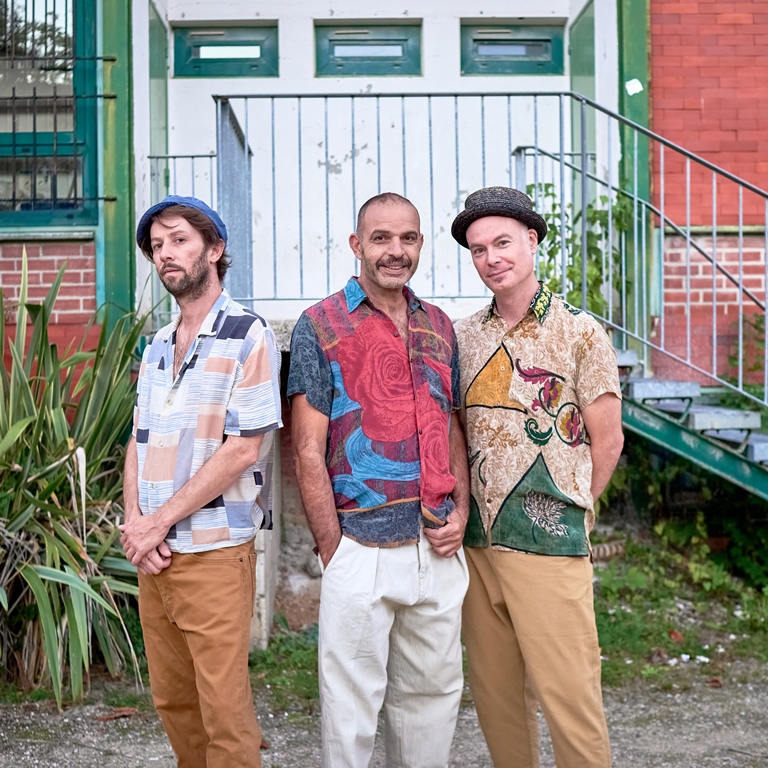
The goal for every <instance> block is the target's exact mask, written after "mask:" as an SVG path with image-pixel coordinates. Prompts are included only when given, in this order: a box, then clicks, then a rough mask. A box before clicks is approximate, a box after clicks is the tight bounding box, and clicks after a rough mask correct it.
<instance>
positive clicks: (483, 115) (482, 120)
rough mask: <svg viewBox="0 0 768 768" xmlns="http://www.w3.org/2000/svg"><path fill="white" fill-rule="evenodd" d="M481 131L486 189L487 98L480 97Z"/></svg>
mask: <svg viewBox="0 0 768 768" xmlns="http://www.w3.org/2000/svg"><path fill="white" fill-rule="evenodd" d="M480 131H481V134H480V135H481V142H480V143H481V146H482V149H483V187H485V185H486V184H485V96H481V97H480Z"/></svg>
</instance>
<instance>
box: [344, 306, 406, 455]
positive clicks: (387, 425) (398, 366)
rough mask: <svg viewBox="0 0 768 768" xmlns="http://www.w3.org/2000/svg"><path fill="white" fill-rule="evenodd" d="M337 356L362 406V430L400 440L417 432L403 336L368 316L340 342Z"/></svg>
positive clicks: (346, 381) (373, 436)
mask: <svg viewBox="0 0 768 768" xmlns="http://www.w3.org/2000/svg"><path fill="white" fill-rule="evenodd" d="M337 359H338V362H339V365H340V366H341V374H342V376H343V377H344V385H345V387H346V390H347V394H348V395H349V396H350V397H351V398H352V399H353V400H355V401H356V402H358V403H360V405H361V406H362V409H363V416H362V427H363V432H364V433H365V434H366V435H367V436H368V437H370V438H371V440H379V441H383V442H399V441H401V440H405V439H406V438H408V437H410V436H411V435H412V434H413V433H414V432H415V431H416V414H415V402H414V392H413V380H412V379H411V367H410V361H409V359H408V352H407V351H406V349H405V344H403V340H402V339H401V338H400V336H394V335H393V332H392V331H389V330H387V327H386V326H385V325H384V324H383V323H381V322H380V321H379V320H378V319H377V318H374V317H369V318H367V319H365V320H363V322H362V323H360V325H359V326H358V327H357V328H356V329H355V333H354V334H353V335H351V336H347V337H346V338H344V339H341V341H339V344H338V347H337Z"/></svg>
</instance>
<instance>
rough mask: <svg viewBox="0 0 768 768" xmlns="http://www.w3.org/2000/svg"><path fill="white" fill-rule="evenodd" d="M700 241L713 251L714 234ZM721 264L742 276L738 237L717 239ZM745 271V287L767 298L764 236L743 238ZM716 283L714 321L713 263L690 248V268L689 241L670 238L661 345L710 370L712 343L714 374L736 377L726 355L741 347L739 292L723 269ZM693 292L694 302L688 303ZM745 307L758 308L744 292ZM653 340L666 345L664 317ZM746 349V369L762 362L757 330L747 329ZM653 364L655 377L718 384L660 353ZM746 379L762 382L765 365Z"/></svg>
mask: <svg viewBox="0 0 768 768" xmlns="http://www.w3.org/2000/svg"><path fill="white" fill-rule="evenodd" d="M697 242H699V243H700V245H701V246H702V248H703V249H704V250H705V251H706V252H707V253H710V252H711V250H712V239H711V238H710V237H706V238H701V237H700V238H697ZM717 263H718V265H720V266H722V267H724V268H725V269H726V270H727V271H728V273H729V274H730V275H732V276H733V277H734V278H736V279H737V280H738V278H739V243H738V238H736V237H733V236H729V237H723V236H721V237H719V238H718V242H717ZM689 272H690V277H689ZM741 274H742V276H743V285H744V287H745V288H746V289H749V290H750V291H751V292H752V294H753V295H754V297H755V298H756V299H757V300H758V301H764V300H765V238H764V237H763V236H754V235H752V236H745V237H744V240H743V244H742V267H741ZM689 281H690V282H689ZM716 287H717V291H716V312H715V317H714V322H713V316H712V302H713V290H712V264H711V263H710V262H709V261H708V260H705V259H704V258H703V257H702V256H701V255H700V254H698V253H697V252H696V250H695V249H693V248H691V251H690V266H689V263H688V258H687V255H686V241H685V239H684V238H681V237H668V238H667V239H666V246H665V253H664V310H663V312H664V341H663V346H664V347H665V348H666V349H667V350H669V351H670V352H672V353H674V354H675V355H677V356H678V357H680V358H683V359H688V358H690V361H691V362H692V363H693V364H694V365H696V366H697V367H698V368H701V369H703V370H704V371H707V372H712V370H713V360H712V350H713V345H714V346H715V348H716V350H717V355H716V365H715V369H714V372H715V373H718V374H720V375H723V374H725V373H727V372H729V370H730V373H731V374H733V375H735V373H736V371H735V369H729V365H728V358H729V357H730V356H735V355H736V353H737V350H738V346H737V345H738V318H739V315H738V310H739V293H740V291H739V290H738V289H737V287H736V286H735V285H734V283H733V282H732V281H731V280H729V279H728V277H727V276H726V275H724V274H722V273H721V272H719V271H718V273H717V274H716ZM689 295H690V304H689V303H688V296H689ZM742 306H743V311H744V314H745V315H747V316H748V315H749V314H752V313H754V312H756V311H758V308H757V306H756V305H755V304H754V302H753V301H752V300H751V299H750V298H749V297H748V296H747V295H746V294H742ZM760 314H762V312H760ZM689 318H690V321H689ZM689 327H690V348H689V344H688V336H689V330H688V329H689ZM652 340H653V342H654V343H655V344H658V345H662V332H661V318H659V319H658V320H657V321H656V325H655V331H654V335H653V338H652ZM744 353H745V354H744V356H743V358H744V364H745V366H746V367H749V366H750V365H751V364H752V363H754V362H755V361H757V360H760V361H762V355H763V353H762V352H761V351H758V350H756V349H755V346H754V334H752V333H751V332H750V331H749V329H746V330H745V332H744ZM652 364H653V369H654V373H655V375H657V376H659V377H661V378H669V379H673V378H674V379H684V380H689V381H692V380H697V381H700V382H701V383H702V384H713V383H715V382H713V381H711V380H710V379H709V378H708V377H707V376H704V375H695V374H692V372H691V371H690V369H689V368H688V367H687V366H685V365H682V364H680V363H677V362H676V361H674V360H672V359H671V358H669V357H668V356H666V355H662V354H660V353H656V354H654V356H653V360H652ZM747 379H748V380H756V381H762V379H763V375H762V364H761V366H760V371H759V372H757V373H756V374H751V375H750V376H747Z"/></svg>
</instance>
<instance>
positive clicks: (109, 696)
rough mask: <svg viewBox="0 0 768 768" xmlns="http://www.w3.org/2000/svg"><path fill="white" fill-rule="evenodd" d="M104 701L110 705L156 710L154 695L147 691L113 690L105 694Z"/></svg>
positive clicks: (149, 710) (140, 709)
mask: <svg viewBox="0 0 768 768" xmlns="http://www.w3.org/2000/svg"><path fill="white" fill-rule="evenodd" d="M104 703H105V704H106V705H107V706H108V707H116V708H117V707H131V708H132V709H138V710H139V712H154V711H155V705H154V704H153V703H152V695H151V694H150V693H149V692H147V693H135V692H131V691H126V690H119V689H116V690H112V691H108V692H107V693H106V694H105V695H104Z"/></svg>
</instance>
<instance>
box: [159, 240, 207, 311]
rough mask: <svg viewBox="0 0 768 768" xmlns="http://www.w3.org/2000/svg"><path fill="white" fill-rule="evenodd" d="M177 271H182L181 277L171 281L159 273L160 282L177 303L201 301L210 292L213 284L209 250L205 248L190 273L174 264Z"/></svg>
mask: <svg viewBox="0 0 768 768" xmlns="http://www.w3.org/2000/svg"><path fill="white" fill-rule="evenodd" d="M173 267H174V268H175V269H179V270H181V275H180V276H177V275H176V274H174V275H173V276H171V278H170V280H166V279H165V277H164V276H163V272H162V271H159V272H158V275H159V277H160V282H161V283H162V284H163V285H164V286H165V290H166V291H168V293H170V294H171V296H173V297H174V298H175V299H176V301H178V300H179V299H184V300H186V301H194V299H199V298H200V297H201V296H202V295H203V294H204V293H205V292H206V290H208V286H209V285H210V283H211V271H210V269H209V268H208V248H207V247H206V248H204V249H203V252H202V253H201V254H200V256H199V257H198V258H197V259H196V260H195V261H194V262H192V266H191V267H190V269H189V271H187V270H185V269H182V268H181V267H179V266H178V265H176V264H174V265H173Z"/></svg>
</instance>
